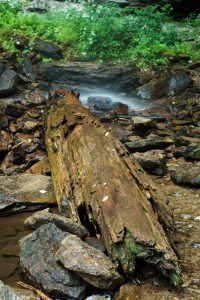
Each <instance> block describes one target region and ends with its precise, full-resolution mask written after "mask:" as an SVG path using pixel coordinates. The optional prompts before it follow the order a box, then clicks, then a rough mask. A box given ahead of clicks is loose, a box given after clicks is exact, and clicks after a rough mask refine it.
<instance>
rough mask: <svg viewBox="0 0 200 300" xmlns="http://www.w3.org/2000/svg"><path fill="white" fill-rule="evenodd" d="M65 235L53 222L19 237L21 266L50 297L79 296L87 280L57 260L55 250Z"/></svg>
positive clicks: (26, 274)
mask: <svg viewBox="0 0 200 300" xmlns="http://www.w3.org/2000/svg"><path fill="white" fill-rule="evenodd" d="M66 235H67V233H64V232H63V231H62V230H61V229H59V228H58V227H57V226H56V225H54V224H46V225H42V226H41V227H40V228H38V229H37V230H36V231H34V232H33V233H32V234H30V235H28V236H26V237H25V238H23V239H21V240H20V247H21V253H20V268H21V272H22V274H23V275H24V276H25V277H26V278H27V279H28V280H30V281H31V282H33V283H34V284H35V285H36V286H38V287H40V288H41V289H43V290H44V291H45V293H46V294H49V295H50V297H66V298H67V299H82V298H83V295H84V291H85V288H86V284H84V282H83V281H82V279H81V278H80V277H78V276H77V275H76V274H74V273H72V272H71V271H69V270H67V269H66V268H64V267H63V266H62V265H61V264H58V263H57V261H56V257H55V252H56V251H57V250H58V248H59V245H60V243H61V241H62V240H63V239H64V238H65V237H66Z"/></svg>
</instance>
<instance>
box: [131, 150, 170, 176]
mask: <svg viewBox="0 0 200 300" xmlns="http://www.w3.org/2000/svg"><path fill="white" fill-rule="evenodd" d="M132 157H133V158H134V159H135V160H136V161H137V162H138V163H139V164H140V165H141V166H142V168H143V169H145V170H147V171H149V172H150V173H151V174H154V175H158V176H162V175H164V174H165V173H166V154H165V152H164V151H162V150H151V151H147V152H144V153H139V152H136V153H134V154H132Z"/></svg>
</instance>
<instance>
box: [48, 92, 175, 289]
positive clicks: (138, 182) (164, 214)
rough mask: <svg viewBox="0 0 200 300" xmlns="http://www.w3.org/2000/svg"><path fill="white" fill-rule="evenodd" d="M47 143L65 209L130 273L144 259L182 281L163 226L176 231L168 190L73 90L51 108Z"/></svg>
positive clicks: (52, 168) (54, 177) (58, 191)
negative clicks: (89, 228)
mask: <svg viewBox="0 0 200 300" xmlns="http://www.w3.org/2000/svg"><path fill="white" fill-rule="evenodd" d="M46 146H47V151H48V157H49V161H50V165H51V170H52V177H53V183H54V188H55V194H56V199H57V202H58V204H59V208H60V209H61V210H66V211H67V212H69V213H70V215H71V217H72V218H73V219H75V220H76V221H78V222H80V220H81V221H84V217H85V220H87V223H88V222H91V223H92V224H93V225H94V228H96V230H97V232H98V230H99V231H100V233H101V234H102V236H103V239H104V242H105V245H106V248H107V250H108V253H109V255H110V257H111V258H112V260H113V261H116V263H118V264H119V265H120V266H121V267H122V269H123V270H124V272H126V273H127V274H134V270H135V266H136V263H137V259H142V260H144V261H146V262H151V263H153V264H155V265H156V267H157V268H158V269H159V270H160V271H161V272H162V273H163V274H164V275H166V276H168V277H169V278H170V280H171V282H173V283H174V284H178V283H179V280H180V269H179V266H178V262H177V257H176V255H175V253H174V251H173V249H172V247H171V245H170V242H169V240H168V238H167V235H166V234H165V231H164V229H163V228H165V229H166V228H171V229H172V228H173V220H172V217H171V214H170V211H169V210H168V208H167V206H166V204H165V199H164V195H163V194H162V190H161V189H160V188H158V187H157V186H155V185H154V184H153V182H152V181H151V180H150V178H149V177H148V175H146V173H145V172H144V171H143V169H142V168H141V167H140V166H139V165H138V164H137V163H136V162H133V159H132V158H130V156H129V153H128V151H127V150H126V149H125V147H124V146H123V145H122V144H121V143H120V142H119V141H118V140H116V139H115V138H114V137H113V136H112V134H111V133H109V132H106V131H105V129H104V128H103V127H102V126H101V124H100V123H99V121H98V120H97V119H96V118H95V117H93V116H92V115H91V114H90V113H89V112H88V110H87V109H85V108H84V107H83V106H82V105H81V104H80V102H79V100H78V99H77V98H76V97H75V96H74V95H73V94H71V93H70V92H69V93H68V94H66V95H65V97H64V98H62V99H61V100H59V101H58V102H57V103H56V104H54V105H52V106H51V107H50V108H49V109H48V111H47V114H46ZM83 214H85V216H83Z"/></svg>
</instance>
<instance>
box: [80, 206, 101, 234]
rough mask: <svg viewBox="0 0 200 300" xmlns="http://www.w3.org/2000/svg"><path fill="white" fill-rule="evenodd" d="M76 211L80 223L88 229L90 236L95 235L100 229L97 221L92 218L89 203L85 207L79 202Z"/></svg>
mask: <svg viewBox="0 0 200 300" xmlns="http://www.w3.org/2000/svg"><path fill="white" fill-rule="evenodd" d="M77 211H78V215H79V218H80V221H81V224H82V225H83V226H84V227H85V228H86V229H87V230H88V232H89V234H90V236H94V237H96V235H97V234H99V233H100V232H101V231H100V228H99V225H98V224H97V222H95V220H94V219H93V218H92V208H91V207H90V205H89V206H88V207H86V205H85V204H81V205H80V206H79V207H78V208H77ZM90 216H91V218H90Z"/></svg>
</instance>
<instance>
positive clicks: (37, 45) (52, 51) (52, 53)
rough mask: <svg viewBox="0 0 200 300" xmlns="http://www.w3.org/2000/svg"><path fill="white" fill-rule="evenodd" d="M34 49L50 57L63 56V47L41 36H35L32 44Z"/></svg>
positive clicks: (58, 57)
mask: <svg viewBox="0 0 200 300" xmlns="http://www.w3.org/2000/svg"><path fill="white" fill-rule="evenodd" d="M32 50H33V51H35V52H36V53H38V54H41V55H43V56H45V57H48V58H53V59H60V58H62V49H61V48H60V47H58V46H57V45H55V44H54V43H51V42H47V41H44V40H42V39H40V38H38V37H37V38H35V39H34V41H33V45H32Z"/></svg>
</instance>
